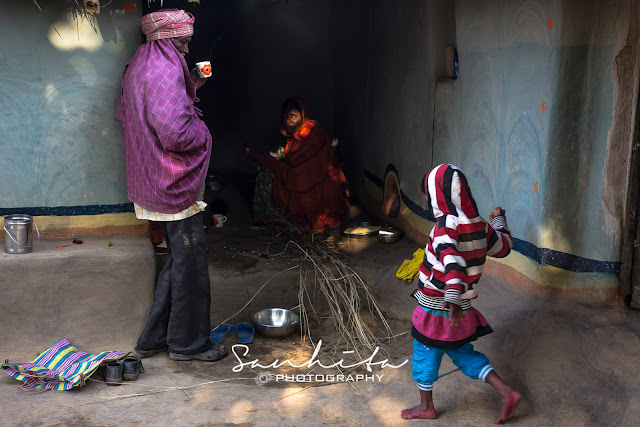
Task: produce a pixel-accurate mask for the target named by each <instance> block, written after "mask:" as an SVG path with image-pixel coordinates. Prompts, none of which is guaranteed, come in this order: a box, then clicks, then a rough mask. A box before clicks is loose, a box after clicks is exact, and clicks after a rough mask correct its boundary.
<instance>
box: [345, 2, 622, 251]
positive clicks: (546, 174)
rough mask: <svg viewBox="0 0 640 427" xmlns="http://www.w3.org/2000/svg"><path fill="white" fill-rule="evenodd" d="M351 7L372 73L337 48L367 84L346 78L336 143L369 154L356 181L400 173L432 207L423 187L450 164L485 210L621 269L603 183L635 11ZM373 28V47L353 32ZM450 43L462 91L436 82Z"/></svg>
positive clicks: (518, 232) (527, 5) (579, 5)
mask: <svg viewBox="0 0 640 427" xmlns="http://www.w3.org/2000/svg"><path fill="white" fill-rule="evenodd" d="M340 3H341V4H340V5H337V4H334V16H335V17H334V22H335V23H337V27H338V28H339V31H340V32H341V34H342V39H348V37H347V36H348V35H349V34H353V36H354V38H355V40H359V41H358V43H361V44H362V48H363V49H366V52H367V55H366V60H367V62H366V63H365V64H366V65H362V64H355V63H353V62H352V63H350V62H349V60H348V58H349V48H351V49H352V48H353V46H349V45H348V46H349V47H348V48H346V49H343V48H341V47H340V45H339V44H338V43H334V44H333V46H334V48H335V49H336V51H337V54H336V55H337V57H338V58H341V59H343V60H345V62H346V63H347V64H351V65H350V67H349V68H348V70H349V71H352V70H357V71H358V72H362V75H363V76H364V77H363V78H364V82H361V83H359V84H358V85H349V84H347V83H345V82H349V81H352V80H354V79H352V78H351V74H350V73H349V72H348V71H346V72H345V71H342V72H341V71H340V70H336V76H337V79H336V88H337V95H336V100H337V103H338V105H339V104H340V101H345V100H349V99H352V100H354V103H353V104H352V107H351V108H349V107H344V106H343V107H342V109H343V111H340V110H339V107H337V109H336V126H335V128H336V133H337V134H341V133H344V134H346V135H347V136H348V137H349V138H352V139H353V142H352V143H353V145H354V148H353V149H352V152H353V153H354V154H355V153H358V152H364V158H363V159H362V160H358V161H353V162H352V165H353V166H354V167H355V170H356V172H357V173H358V174H359V173H361V171H364V170H366V171H368V172H370V173H372V174H373V175H375V176H377V177H379V178H383V177H384V174H385V169H386V167H387V165H388V164H393V165H394V166H395V167H396V168H397V170H398V172H399V175H400V181H401V182H400V184H401V187H402V190H403V192H404V193H405V194H406V195H407V196H408V197H409V198H411V199H412V200H414V201H416V202H417V203H418V204H420V205H421V206H424V201H423V198H422V195H421V194H420V192H419V188H418V181H419V178H420V177H421V176H422V175H423V174H424V173H425V172H426V170H428V169H429V168H430V167H432V166H435V165H437V164H439V163H453V164H456V165H457V166H459V167H461V168H462V169H463V170H464V171H465V172H466V174H467V176H468V177H469V180H470V184H471V188H472V191H473V193H474V195H475V197H476V199H477V202H478V206H479V207H480V209H481V212H482V213H483V214H484V215H485V216H486V215H488V213H489V211H490V210H491V209H492V208H493V207H494V206H496V205H501V206H503V207H504V208H505V209H506V210H507V213H508V218H509V223H510V226H511V227H512V229H513V230H514V235H515V236H516V237H517V238H519V239H521V240H522V241H524V242H529V243H531V244H533V245H534V246H536V247H537V248H549V249H553V250H555V251H559V252H562V253H568V254H573V255H578V256H580V257H585V258H589V259H593V260H601V261H618V260H619V244H620V242H619V241H618V240H617V237H616V235H615V233H609V234H608V233H606V232H605V231H604V229H605V213H604V203H603V183H604V170H605V156H606V153H607V147H608V132H609V130H610V128H611V125H612V115H613V100H614V87H613V83H612V75H611V69H612V62H613V61H614V56H615V53H614V50H615V49H614V44H615V38H616V19H617V17H618V14H619V11H620V8H621V7H622V5H623V3H625V2H624V1H596V0H588V1H577V0H564V1H561V0H555V1H554V0H500V1H497V0H491V1H490V0H457V1H455V2H438V1H427V2H424V1H422V2H418V1H416V2H414V1H403V2H385V1H372V2H363V1H355V0H353V1H346V2H340ZM443 4H444V5H443ZM367 5H369V7H368V10H369V12H368V14H362V13H360V14H359V13H358V10H360V11H362V10H367ZM363 15H364V16H363ZM451 15H453V16H454V17H453V19H450V18H449V17H450V16H451ZM549 18H551V20H549ZM362 28H367V29H368V36H366V40H362V39H363V37H362V36H361V35H360V34H361V33H357V34H356V31H361V29H362ZM452 30H453V35H452V34H451V33H450V31H452ZM450 42H451V43H454V44H456V46H457V49H458V55H459V62H460V73H459V78H458V79H457V80H455V81H454V80H442V79H439V77H440V76H442V75H443V74H444V73H443V71H444V70H443V68H438V67H442V66H444V50H443V49H444V46H445V45H446V44H449V43H450ZM347 43H348V42H347ZM356 55H362V54H358V53H356ZM434 64H435V65H434ZM438 64H442V65H438ZM360 99H365V100H366V102H365V103H364V104H362V103H359V100H360ZM543 102H544V104H542V103H543ZM543 105H544V107H543V108H541V107H542V106H543ZM354 123H359V124H361V126H362V127H361V128H358V127H356V126H355V125H354ZM536 183H537V186H536ZM536 189H537V191H536ZM607 191H622V189H607Z"/></svg>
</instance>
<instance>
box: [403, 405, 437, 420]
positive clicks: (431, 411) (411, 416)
mask: <svg viewBox="0 0 640 427" xmlns="http://www.w3.org/2000/svg"><path fill="white" fill-rule="evenodd" d="M400 416H401V417H402V419H403V420H415V419H422V420H434V419H436V418H438V414H437V413H436V409H435V408H427V409H422V408H421V407H420V405H418V406H414V407H413V408H409V409H403V410H402V412H401V414H400Z"/></svg>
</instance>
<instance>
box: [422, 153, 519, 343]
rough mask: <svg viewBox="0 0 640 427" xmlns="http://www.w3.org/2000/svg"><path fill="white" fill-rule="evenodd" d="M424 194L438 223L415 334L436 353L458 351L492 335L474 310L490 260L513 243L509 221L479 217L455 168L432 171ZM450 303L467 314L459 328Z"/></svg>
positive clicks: (426, 263) (427, 257) (424, 272)
mask: <svg viewBox="0 0 640 427" xmlns="http://www.w3.org/2000/svg"><path fill="white" fill-rule="evenodd" d="M423 185H424V192H425V194H426V195H427V196H428V205H429V207H430V209H431V210H432V212H433V214H434V217H435V218H436V225H435V226H434V227H433V229H432V230H431V233H430V234H429V240H428V241H427V246H426V248H425V255H424V261H423V263H422V264H421V265H420V281H419V285H418V289H417V290H416V291H414V293H413V294H412V296H413V297H414V298H416V300H417V301H418V307H416V309H415V310H414V312H413V328H412V335H413V337H414V338H415V339H417V340H418V341H420V342H421V343H423V344H425V345H427V346H430V347H435V348H441V349H454V348H458V347H461V346H462V345H464V344H466V343H467V342H470V341H474V340H476V339H477V338H478V337H480V336H482V335H486V334H488V333H491V332H492V329H491V327H489V325H488V324H487V321H486V320H485V319H484V317H483V316H482V314H480V312H479V311H477V310H476V309H474V308H472V307H471V300H472V299H474V298H476V297H477V292H476V289H475V285H476V284H477V283H478V281H479V280H480V276H481V275H482V270H483V267H484V263H485V260H486V257H487V255H488V256H493V257H496V258H501V257H505V256H507V255H508V254H509V252H510V251H511V246H512V245H513V239H512V238H511V233H510V231H509V229H508V228H507V224H506V218H505V217H504V216H498V217H496V218H495V219H494V220H493V222H492V224H493V225H492V224H489V223H487V222H486V221H485V220H484V219H483V218H482V217H480V215H479V213H478V208H477V206H476V202H475V200H474V198H473V195H472V194H471V189H470V188H469V184H468V183H467V179H466V177H465V176H464V174H463V173H462V171H461V170H460V169H458V168H457V167H456V166H453V165H450V164H443V165H439V166H436V167H435V168H433V169H432V170H431V171H430V172H429V173H428V174H427V176H426V178H425V180H424V182H423ZM445 303H453V304H456V305H458V306H459V307H460V308H461V309H462V319H461V320H460V324H459V325H458V326H453V325H451V323H450V322H449V312H448V311H445V310H444V308H443V307H444V304H445Z"/></svg>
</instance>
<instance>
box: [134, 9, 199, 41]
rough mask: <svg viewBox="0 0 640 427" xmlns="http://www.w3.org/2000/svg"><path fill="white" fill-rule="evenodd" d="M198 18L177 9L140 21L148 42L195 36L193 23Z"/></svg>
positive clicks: (155, 14) (152, 15)
mask: <svg viewBox="0 0 640 427" xmlns="http://www.w3.org/2000/svg"><path fill="white" fill-rule="evenodd" d="M195 20H196V18H194V17H193V15H192V14H190V13H189V12H185V11H184V10H176V9H163V10H159V11H157V12H152V13H148V14H146V15H144V16H143V17H142V19H141V20H140V25H141V26H142V32H143V33H144V35H145V36H147V41H148V42H150V41H152V40H160V39H170V38H174V37H188V36H191V35H193V23H194V22H195Z"/></svg>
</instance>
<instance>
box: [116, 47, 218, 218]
mask: <svg viewBox="0 0 640 427" xmlns="http://www.w3.org/2000/svg"><path fill="white" fill-rule="evenodd" d="M196 101H197V99H196V84H195V83H193V81H191V77H190V76H189V69H188V68H187V63H186V62H185V59H184V57H183V56H182V55H181V54H180V52H178V50H177V49H176V47H175V46H174V45H173V43H172V42H171V40H168V39H162V40H154V41H150V42H147V43H144V44H143V45H141V46H140V47H139V48H138V50H137V51H136V53H135V55H134V56H133V58H131V60H130V61H129V63H128V64H127V66H126V68H125V71H124V76H123V78H122V88H121V91H120V98H119V99H118V106H117V112H116V121H117V122H118V123H120V124H121V125H122V129H123V134H124V153H125V160H126V167H127V194H128V196H129V200H131V201H132V202H134V203H136V204H137V205H139V206H140V207H142V208H144V209H148V210H151V211H154V212H161V213H166V214H175V213H177V212H180V211H182V210H183V209H186V208H188V207H189V206H192V205H193V204H194V203H196V201H197V200H198V196H199V195H200V190H201V189H202V187H203V185H204V179H205V176H206V174H207V169H208V168H209V159H210V157H211V145H212V138H211V134H210V133H209V129H208V128H207V125H206V124H205V123H204V122H203V121H202V120H201V119H200V117H199V116H200V115H201V113H200V110H198V109H197V108H196V107H195V105H194V102H196Z"/></svg>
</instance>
